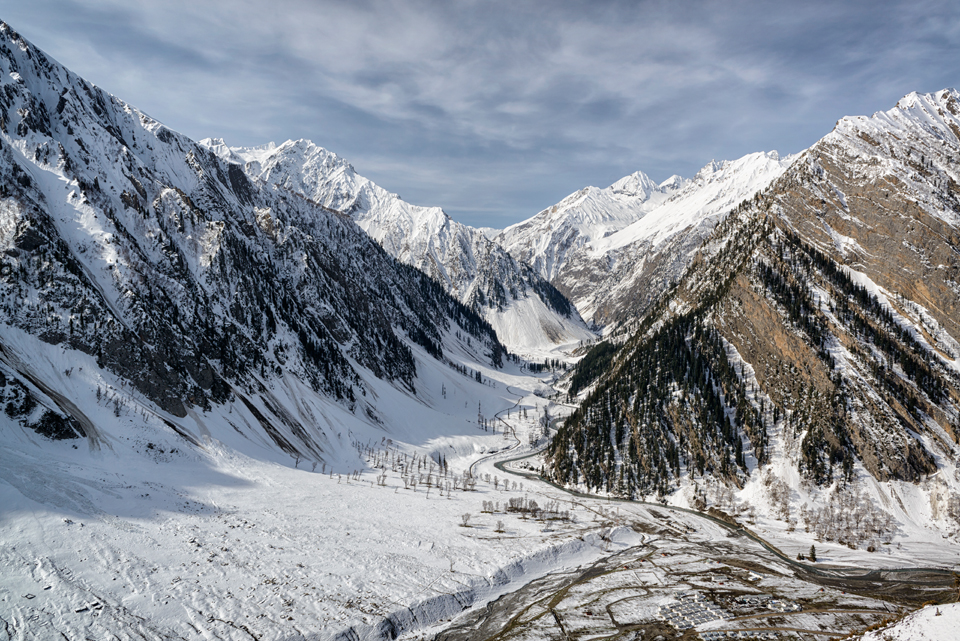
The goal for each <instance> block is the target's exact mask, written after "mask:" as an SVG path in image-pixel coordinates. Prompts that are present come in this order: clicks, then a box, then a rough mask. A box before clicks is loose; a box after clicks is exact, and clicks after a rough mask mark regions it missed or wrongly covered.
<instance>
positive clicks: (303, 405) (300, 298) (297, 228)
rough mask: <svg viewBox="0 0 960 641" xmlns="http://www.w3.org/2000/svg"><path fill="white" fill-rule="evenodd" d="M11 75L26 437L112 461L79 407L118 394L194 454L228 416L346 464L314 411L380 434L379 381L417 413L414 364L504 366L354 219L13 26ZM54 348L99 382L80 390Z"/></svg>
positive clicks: (475, 328) (12, 214)
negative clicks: (457, 356)
mask: <svg viewBox="0 0 960 641" xmlns="http://www.w3.org/2000/svg"><path fill="white" fill-rule="evenodd" d="M0 71H2V78H3V92H2V94H0V130H2V133H0V173H2V175H3V176H5V177H6V179H5V180H4V182H3V184H2V186H0V251H2V254H0V281H2V283H3V287H2V288H0V296H2V305H0V364H2V369H3V374H4V378H3V381H4V385H5V387H4V390H5V392H4V394H5V395H6V396H5V397H6V398H7V406H6V407H7V415H8V417H10V418H16V419H17V420H18V421H19V422H20V424H22V425H23V426H26V427H29V428H32V429H34V430H36V431H38V432H41V433H44V434H47V435H52V436H63V437H68V436H74V435H83V436H86V437H87V439H88V440H89V441H90V443H91V446H97V445H99V443H100V442H101V441H104V440H109V438H108V437H107V436H105V435H102V434H101V430H100V428H98V427H96V425H95V421H91V420H89V419H87V418H85V417H84V415H83V412H82V411H81V410H80V409H78V408H79V407H81V406H83V399H81V398H78V397H77V396H76V395H77V394H88V395H91V396H92V395H93V394H94V392H97V393H98V394H102V392H103V389H104V387H105V386H107V387H110V386H115V385H119V386H120V387H123V388H124V391H123V392H121V391H118V390H113V391H111V392H110V397H111V398H112V399H113V400H114V403H115V406H116V409H117V412H121V407H122V406H123V405H124V404H125V403H127V404H133V405H137V406H147V407H150V408H151V409H150V411H151V412H153V413H154V414H155V416H157V417H159V418H160V419H161V420H162V421H165V422H167V423H169V425H170V429H174V430H176V431H177V432H178V433H182V434H184V435H185V437H186V438H188V439H189V440H191V441H192V442H196V443H201V442H202V441H203V437H204V435H205V434H208V431H207V430H206V429H205V428H204V427H203V422H202V421H201V420H200V419H198V417H199V416H200V415H201V413H202V412H205V411H211V409H212V407H213V406H219V407H220V408H221V409H220V410H219V411H226V410H228V411H230V412H234V411H236V412H237V413H238V416H237V418H238V420H239V419H240V417H242V419H243V420H242V422H244V424H245V425H247V428H237V429H239V430H240V431H241V432H243V431H244V429H250V430H252V433H251V434H250V438H252V439H255V440H260V439H266V440H267V442H272V443H273V445H274V447H276V448H278V449H279V450H281V451H283V452H287V453H289V454H290V455H296V456H298V457H299V456H302V457H306V458H310V459H312V460H314V461H327V462H334V461H335V460H336V459H337V456H338V455H337V454H336V452H335V450H336V449H337V447H334V446H332V445H331V444H330V438H331V436H330V433H329V430H330V429H331V428H330V427H329V426H327V427H324V424H323V423H322V422H318V421H317V419H316V417H317V414H318V413H322V412H321V411H320V410H319V409H317V407H318V406H317V405H314V406H313V407H312V408H311V407H309V403H307V401H305V400H304V398H305V397H307V398H313V399H314V401H315V403H319V404H321V405H322V404H324V403H327V402H328V401H330V402H334V403H336V404H339V405H340V406H342V407H344V408H346V409H347V411H349V412H352V413H355V414H357V415H359V416H364V417H366V418H367V419H368V420H372V421H375V422H376V421H382V420H383V418H382V412H383V411H384V410H385V409H388V408H384V407H380V406H378V404H377V403H376V402H375V400H374V398H373V397H372V395H371V394H370V391H371V389H372V388H371V384H370V382H369V381H370V380H371V379H380V380H382V381H386V382H388V383H390V384H392V385H394V386H396V387H397V388H398V389H401V390H404V392H405V393H409V394H416V393H418V391H419V388H420V386H419V385H418V382H417V377H418V365H417V363H418V359H419V360H421V361H422V359H423V358H428V359H434V360H437V361H440V362H444V361H445V358H446V356H445V351H446V350H447V349H448V348H450V347H451V346H455V345H457V344H459V343H460V342H461V341H460V340H459V339H451V336H452V335H455V336H459V337H461V338H462V342H464V343H465V342H466V341H467V340H468V339H470V338H472V340H471V341H470V343H471V345H470V347H471V349H473V350H474V351H475V352H476V358H477V363H478V364H481V363H486V364H488V365H493V366H499V365H501V364H502V351H503V350H502V346H501V344H500V343H499V341H498V339H497V337H496V334H495V333H494V331H493V330H492V328H491V327H490V326H489V324H488V323H487V322H486V321H484V320H483V319H482V318H481V317H479V316H478V315H477V314H476V313H475V312H474V311H473V310H471V309H470V308H468V307H466V306H464V305H463V304H461V303H460V302H458V301H456V300H455V299H453V298H451V297H450V296H448V295H447V293H446V292H445V291H443V289H442V287H441V286H440V285H439V284H437V283H436V281H434V280H431V279H430V278H428V277H427V276H425V275H424V274H423V273H421V272H419V271H417V270H416V269H413V268H411V267H409V266H407V265H404V264H402V263H399V262H398V261H396V260H395V259H394V258H392V257H391V256H390V255H389V254H387V253H386V252H385V251H384V250H383V249H382V248H381V247H380V246H379V245H378V244H377V243H376V242H374V241H373V240H371V239H370V237H369V236H367V235H366V234H365V233H364V232H363V230H361V229H360V228H359V227H358V226H357V225H356V224H355V223H354V222H353V221H352V220H351V219H350V218H349V217H347V216H343V215H341V214H338V213H335V212H333V211H331V210H329V209H327V208H325V207H323V206H321V205H318V204H316V203H313V202H311V201H309V200H307V199H305V198H303V197H301V196H299V195H297V194H294V193H291V192H290V191H289V190H287V189H282V188H278V187H276V186H274V185H272V184H270V183H268V182H261V183H255V182H253V181H252V180H251V179H249V178H248V177H247V176H246V174H244V172H243V171H242V170H241V169H240V168H239V167H238V166H237V165H235V164H231V163H228V162H225V161H223V160H221V159H220V158H219V157H217V156H216V155H215V154H213V153H212V152H210V151H209V150H208V149H207V148H206V147H203V146H201V145H198V144H196V143H194V142H193V141H191V140H189V139H187V138H186V137H184V136H182V135H180V134H177V133H175V132H173V131H171V130H169V129H167V128H166V127H164V126H163V125H162V124H161V123H159V122H157V121H155V120H153V119H152V118H150V117H149V116H147V115H146V114H144V113H142V112H140V111H138V110H137V109H136V108H134V107H132V106H130V105H128V104H126V103H124V102H123V101H121V100H119V99H118V98H115V97H114V96H111V95H109V94H107V93H105V92H103V91H101V90H100V89H98V88H96V87H95V86H93V85H91V84H90V83H88V82H86V81H84V80H83V79H81V78H79V77H77V76H76V75H74V74H72V73H71V72H69V71H68V70H66V69H65V68H63V67H62V66H60V65H58V64H57V63H56V62H54V61H53V60H51V59H50V58H48V57H47V56H46V55H44V54H43V53H42V52H41V51H39V50H38V49H36V48H35V47H33V46H31V45H30V44H29V43H27V42H26V41H25V40H23V39H22V38H20V37H19V36H18V35H17V34H16V33H15V32H14V31H13V30H11V29H10V28H9V27H8V26H7V25H3V26H2V27H0ZM50 346H57V348H56V349H57V350H66V351H69V352H71V353H73V354H74V356H75V358H76V359H77V360H78V362H86V363H87V367H86V368H84V372H83V373H80V372H79V371H77V372H74V371H73V368H68V369H67V371H66V376H67V377H69V378H65V377H64V371H63V370H61V369H58V366H55V365H53V363H52V361H50V360H49V359H48V358H46V357H40V356H38V355H39V354H46V353H48V352H49V351H50ZM90 359H93V361H92V362H93V363H95V364H96V367H90V364H91V361H90ZM107 379H110V380H112V381H114V382H113V383H111V384H110V385H109V386H108V385H107V383H106V382H105V381H106V380H107ZM84 389H85V391H84ZM98 398H99V397H98ZM37 407H40V408H42V409H39V410H38V409H37ZM337 411H339V410H337Z"/></svg>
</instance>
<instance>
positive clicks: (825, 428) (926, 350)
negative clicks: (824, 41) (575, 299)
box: [551, 90, 960, 543]
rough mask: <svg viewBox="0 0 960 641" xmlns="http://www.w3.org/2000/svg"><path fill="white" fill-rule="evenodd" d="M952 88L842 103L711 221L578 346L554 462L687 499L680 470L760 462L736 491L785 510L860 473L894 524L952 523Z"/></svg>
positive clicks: (956, 355) (866, 538)
mask: <svg viewBox="0 0 960 641" xmlns="http://www.w3.org/2000/svg"><path fill="white" fill-rule="evenodd" d="M957 99H958V94H957V92H955V91H953V90H949V91H943V92H938V93H937V94H931V95H922V96H920V95H915V94H913V95H911V96H908V97H907V98H905V99H904V100H902V101H901V102H900V103H899V104H898V105H897V107H896V108H895V109H893V110H891V111H890V112H886V113H882V114H877V115H876V116H874V117H872V118H850V119H844V120H843V121H841V122H840V123H838V125H837V127H836V129H835V130H834V131H833V132H832V133H831V134H829V135H828V136H826V137H825V138H824V139H823V140H821V141H820V142H819V143H817V144H816V145H814V146H813V147H812V148H811V149H809V150H808V151H806V152H804V153H803V155H802V156H801V157H800V158H799V159H798V160H797V161H796V162H794V163H793V165H792V166H791V167H790V168H789V169H788V170H787V171H786V172H785V173H784V174H783V176H781V177H780V178H779V179H778V180H776V181H775V182H774V183H773V184H772V185H771V186H770V187H769V188H768V189H767V190H766V191H765V192H763V193H762V194H758V195H757V196H756V197H755V198H753V199H751V200H750V201H748V202H745V203H743V204H742V205H740V206H739V207H738V208H737V209H736V210H735V212H734V213H733V214H732V215H731V216H730V217H729V218H727V219H725V220H724V221H723V222H722V223H721V224H719V225H718V226H717V228H716V229H715V230H714V233H713V234H712V235H711V237H710V238H709V239H708V240H707V241H706V242H705V243H704V244H703V245H702V246H701V248H700V250H699V251H698V253H697V255H696V257H695V259H694V260H693V262H692V264H691V266H690V267H689V268H688V270H687V271H686V273H685V274H684V277H683V278H682V280H681V281H680V282H679V284H678V285H677V287H675V288H674V289H672V290H671V291H670V292H668V294H667V295H666V296H664V297H662V298H661V299H660V300H659V301H658V303H657V305H656V306H655V307H654V309H653V311H652V312H651V313H650V314H649V315H648V316H647V317H646V318H645V319H644V321H643V324H642V327H641V328H640V330H639V331H638V332H637V333H636V334H635V335H634V336H633V337H632V338H631V339H630V340H629V341H627V342H626V343H625V344H623V345H622V346H621V347H619V349H618V350H617V349H616V348H612V347H609V346H604V347H603V348H597V349H596V351H595V352H594V353H593V354H592V355H591V356H588V358H587V359H585V366H584V367H583V368H581V369H580V371H579V372H578V373H577V374H576V375H575V378H574V386H573V387H574V391H576V390H577V389H580V388H584V387H587V389H589V390H590V391H589V393H588V394H587V396H586V398H585V400H584V402H583V404H582V405H581V407H580V408H579V410H578V411H577V412H576V413H575V414H574V415H573V416H572V417H571V418H570V420H568V421H567V422H566V423H565V425H564V426H563V428H562V429H561V430H560V433H559V434H558V436H557V438H556V439H555V440H554V443H553V446H552V451H551V456H552V474H553V476H554V478H555V479H556V480H558V481H561V482H564V483H572V484H580V485H585V486H587V487H593V488H601V489H603V490H606V491H610V492H616V493H621V494H625V495H629V496H636V495H654V494H657V495H660V496H663V497H665V496H667V495H668V494H670V493H671V492H674V491H675V490H676V489H678V488H681V487H685V488H687V490H688V491H687V492H686V493H685V497H686V499H684V500H690V501H691V502H694V503H697V504H702V502H703V501H704V500H705V499H704V497H702V496H695V494H696V492H694V491H693V489H692V488H693V486H694V479H697V478H698V477H699V478H700V479H701V480H700V481H699V482H701V483H707V484H709V483H710V482H711V481H710V480H711V479H714V478H718V477H719V478H725V479H727V482H729V483H731V484H732V485H734V486H737V487H744V486H745V485H746V486H747V488H748V490H749V488H750V487H753V486H756V485H757V484H759V483H760V481H759V479H760V478H764V479H765V481H764V484H763V485H761V488H762V487H766V488H768V490H769V488H770V487H780V485H778V483H782V484H783V487H785V488H787V489H786V490H784V492H780V493H779V496H780V498H777V499H776V501H772V500H771V499H770V496H769V491H767V490H762V489H761V490H759V491H758V490H755V489H754V490H749V491H746V493H745V496H752V497H753V498H754V500H756V499H757V498H759V499H761V501H760V503H763V502H766V503H767V504H768V506H769V504H770V503H773V502H775V503H776V504H777V505H778V506H779V505H781V503H783V504H784V505H785V506H786V507H785V508H784V509H783V510H782V511H781V518H784V519H785V520H789V518H790V516H789V515H790V505H791V504H792V505H793V506H794V507H796V504H797V503H801V504H802V505H807V499H808V498H809V499H810V503H809V505H808V507H809V506H814V507H816V508H817V509H827V506H825V505H824V504H825V503H826V502H827V498H828V495H827V494H825V492H826V488H833V489H835V490H837V491H839V492H841V493H845V494H844V495H850V496H854V495H856V496H860V495H859V494H858V492H860V489H858V488H864V491H866V492H867V493H868V494H869V495H870V496H871V498H870V499H867V500H864V501H861V502H862V503H863V504H864V505H865V506H868V507H869V506H874V508H875V509H877V510H881V511H883V512H886V513H888V514H890V515H893V517H894V518H895V519H897V520H898V521H899V522H900V523H901V524H908V523H912V524H917V523H920V524H935V525H937V526H938V527H942V528H944V530H945V531H949V532H954V531H956V529H957V526H958V525H960V521H958V519H960V479H958V477H957V475H956V474H955V471H956V457H957V455H958V453H960V449H958V447H957V439H958V436H960V412H958V408H960V343H958V342H957V340H956V336H957V329H958V328H957V318H958V316H957V313H956V309H957V304H958V295H960V292H958V290H957V289H956V282H957V275H958V269H960V233H958V232H960V230H958V222H960V218H958V213H960V199H958V194H957V191H956V184H957V182H956V181H957V178H958V174H960V167H958V165H957V163H956V158H957V157H958V155H960V137H958V136H960V119H958V117H957V114H958V113H960V108H958V105H957ZM597 373H601V374H600V377H599V381H598V382H597V383H596V385H595V386H593V387H589V386H590V384H591V380H592V379H594V378H595V377H596V374H597ZM758 469H759V470H762V471H763V474H758V473H757V472H758ZM767 472H771V473H772V474H773V476H770V475H768V474H767ZM774 478H776V479H778V480H777V482H776V483H774V482H773V480H772V479H774ZM818 488H819V489H818ZM911 494H912V495H916V496H919V497H921V498H920V501H916V500H914V501H912V502H910V501H906V500H905V499H902V498H901V497H902V496H909V495H911ZM783 497H786V498H783ZM817 497H820V498H819V499H817ZM714 498H716V497H714ZM678 500H679V499H678ZM841 504H843V502H842V501H840V502H838V503H836V505H841ZM830 505H834V502H833V499H830ZM779 509H780V508H779V507H778V510H779ZM830 509H833V508H830ZM865 509H866V508H865ZM838 518H839V517H838ZM807 525H808V527H812V526H811V525H810V524H809V523H808V524H807ZM824 536H828V537H829V536H832V537H844V536H846V537H852V538H848V540H852V541H853V543H856V542H857V541H860V542H867V543H871V542H873V543H875V542H876V540H877V539H876V536H879V535H876V534H875V533H874V534H871V533H869V532H868V533H865V534H864V535H863V538H858V537H859V536H860V535H853V534H851V533H850V529H844V528H840V530H839V531H835V532H833V533H832V534H825V535H824Z"/></svg>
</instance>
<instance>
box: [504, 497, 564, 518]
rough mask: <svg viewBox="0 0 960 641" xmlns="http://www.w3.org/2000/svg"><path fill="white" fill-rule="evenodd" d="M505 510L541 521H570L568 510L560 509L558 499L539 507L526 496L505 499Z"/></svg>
mask: <svg viewBox="0 0 960 641" xmlns="http://www.w3.org/2000/svg"><path fill="white" fill-rule="evenodd" d="M506 511H507V512H516V513H519V514H520V516H521V517H522V518H527V516H530V517H532V518H534V519H537V520H541V521H571V520H573V518H572V517H571V516H570V510H561V509H560V501H549V502H547V504H546V505H545V506H544V507H543V508H541V507H540V506H539V505H538V504H537V502H536V501H534V500H533V499H528V498H526V497H516V498H512V499H510V500H509V501H507V505H506Z"/></svg>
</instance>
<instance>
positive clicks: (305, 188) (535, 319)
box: [204, 140, 593, 352]
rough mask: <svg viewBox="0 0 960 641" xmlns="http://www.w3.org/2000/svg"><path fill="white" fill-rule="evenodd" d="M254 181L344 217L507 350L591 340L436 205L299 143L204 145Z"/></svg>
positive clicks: (552, 297)
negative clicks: (485, 326) (467, 311)
mask: <svg viewBox="0 0 960 641" xmlns="http://www.w3.org/2000/svg"><path fill="white" fill-rule="evenodd" d="M204 144H205V145H207V146H208V147H209V148H210V149H212V150H214V151H215V152H216V153H218V154H219V155H220V156H221V157H222V158H224V159H226V160H227V161H228V162H231V163H235V164H236V165H237V166H239V167H242V168H243V170H244V171H245V172H246V173H247V174H248V175H249V176H251V177H252V178H253V179H254V180H256V181H257V182H258V183H262V184H264V185H274V186H276V187H278V188H280V189H283V190H287V191H290V192H292V193H296V194H299V195H301V196H303V197H305V198H307V199H309V200H311V201H313V202H316V203H319V204H320V205H322V206H323V207H326V208H327V209H329V210H332V211H335V212H341V213H343V214H344V215H347V216H350V217H351V218H352V219H353V220H355V221H356V223H357V224H358V225H359V226H360V227H361V228H362V229H363V230H365V231H366V232H367V233H368V234H369V235H370V236H371V237H372V238H373V239H374V240H376V241H377V242H378V243H379V244H380V245H381V246H382V247H383V248H384V249H385V250H386V251H387V252H388V253H389V254H390V255H392V256H394V257H395V258H397V259H398V260H400V261H401V262H403V263H406V264H408V265H412V266H413V267H416V268H417V269H419V270H421V271H423V272H424V273H426V274H428V275H430V276H431V277H432V278H433V279H435V280H436V281H437V282H439V283H441V284H442V285H443V286H444V288H445V289H446V290H447V291H448V292H449V293H450V294H451V295H452V296H454V297H455V298H457V299H458V300H459V301H461V302H462V303H463V304H465V305H467V306H468V307H470V308H472V309H475V310H477V311H478V312H479V313H481V314H482V315H483V316H484V317H485V318H486V319H487V321H489V322H490V323H491V325H492V326H493V327H494V328H495V329H496V331H497V334H498V336H499V337H500V339H501V340H502V341H503V342H504V344H505V345H507V347H508V348H510V349H511V350H513V351H518V352H529V351H531V350H534V351H536V350H537V349H544V348H546V349H549V348H552V347H553V346H555V345H557V344H562V343H570V342H576V341H580V340H584V339H589V338H592V337H593V334H592V332H590V331H589V330H588V329H587V328H586V326H585V324H584V323H583V321H582V320H581V318H580V316H579V314H578V313H577V311H576V309H575V308H574V307H573V306H572V305H571V304H570V303H569V301H568V300H567V299H566V298H565V297H564V296H563V295H562V294H561V293H560V292H559V291H557V289H556V288H555V287H554V286H553V285H551V284H550V283H549V282H548V281H547V280H546V279H544V278H541V276H540V275H538V274H537V273H536V272H535V271H533V270H532V269H531V268H530V267H528V266H527V265H526V264H525V263H523V262H521V261H519V260H517V259H515V258H514V257H513V256H511V255H510V254H508V253H507V252H506V251H504V250H503V248H501V247H500V246H499V245H498V244H496V243H494V242H492V241H490V240H489V239H488V238H487V237H486V236H484V235H483V234H482V233H481V232H480V231H479V230H477V229H474V228H472V227H469V226H467V225H463V224H461V223H458V222H456V221H455V220H453V219H451V218H450V217H449V216H448V215H447V214H446V213H445V212H444V211H443V210H442V209H440V208H439V207H420V206H417V205H411V204H410V203H407V202H405V201H403V200H401V199H400V197H399V196H397V195H396V194H392V193H390V192H388V191H386V190H385V189H383V188H381V187H379V186H377V185H376V184H374V183H372V182H370V181H369V180H368V179H366V178H364V177H362V176H360V175H358V174H357V173H356V171H355V170H354V169H353V167H352V166H351V165H350V164H349V163H347V162H346V161H345V160H343V159H342V158H340V157H339V156H337V155H336V154H334V153H332V152H330V151H327V150H326V149H323V148H322V147H318V146H317V145H315V144H313V143H311V142H309V141H306V140H297V141H288V142H285V143H284V144H282V145H279V146H276V145H272V144H271V145H266V146H263V147H259V148H253V149H246V148H229V147H227V146H226V145H225V144H224V143H223V141H220V140H207V141H204Z"/></svg>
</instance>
